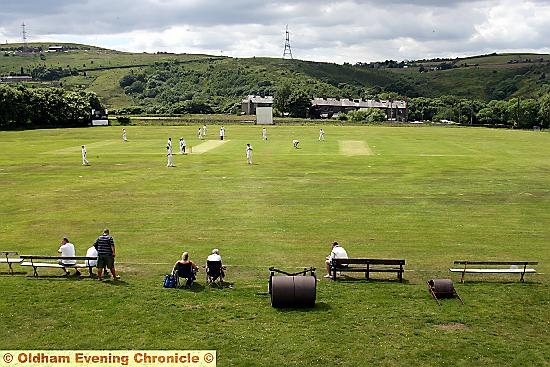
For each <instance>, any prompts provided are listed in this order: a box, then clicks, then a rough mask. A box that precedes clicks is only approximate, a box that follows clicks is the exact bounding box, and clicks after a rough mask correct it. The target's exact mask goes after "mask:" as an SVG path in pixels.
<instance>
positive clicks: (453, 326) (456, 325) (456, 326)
mask: <svg viewBox="0 0 550 367" xmlns="http://www.w3.org/2000/svg"><path fill="white" fill-rule="evenodd" d="M435 328H436V329H438V330H443V331H454V330H465V329H466V328H467V327H466V325H464V324H462V323H460V322H451V323H448V324H441V325H436V326H435Z"/></svg>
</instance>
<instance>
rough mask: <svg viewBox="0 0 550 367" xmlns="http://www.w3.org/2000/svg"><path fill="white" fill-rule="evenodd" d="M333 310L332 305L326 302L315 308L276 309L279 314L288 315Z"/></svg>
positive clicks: (317, 304)
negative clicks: (289, 313)
mask: <svg viewBox="0 0 550 367" xmlns="http://www.w3.org/2000/svg"><path fill="white" fill-rule="evenodd" d="M330 309H331V307H330V305H329V304H328V303H325V302H316V303H315V307H303V308H297V307H288V308H275V310H277V312H281V313H288V312H326V311H329V310H330Z"/></svg>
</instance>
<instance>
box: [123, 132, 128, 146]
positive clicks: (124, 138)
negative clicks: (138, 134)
mask: <svg viewBox="0 0 550 367" xmlns="http://www.w3.org/2000/svg"><path fill="white" fill-rule="evenodd" d="M122 141H123V142H125V143H126V142H127V141H128V139H126V129H122Z"/></svg>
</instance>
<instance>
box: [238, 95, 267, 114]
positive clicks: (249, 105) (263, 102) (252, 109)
mask: <svg viewBox="0 0 550 367" xmlns="http://www.w3.org/2000/svg"><path fill="white" fill-rule="evenodd" d="M257 107H273V96H265V97H261V96H254V95H250V96H247V97H246V98H245V99H243V101H242V103H241V111H242V112H243V113H244V114H245V115H255V114H256V108H257Z"/></svg>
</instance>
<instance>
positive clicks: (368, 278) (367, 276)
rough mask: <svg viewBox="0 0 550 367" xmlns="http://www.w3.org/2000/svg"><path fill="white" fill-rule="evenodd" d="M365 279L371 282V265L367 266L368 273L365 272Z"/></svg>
mask: <svg viewBox="0 0 550 367" xmlns="http://www.w3.org/2000/svg"><path fill="white" fill-rule="evenodd" d="M365 278H367V280H370V264H367V271H366V272H365Z"/></svg>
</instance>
